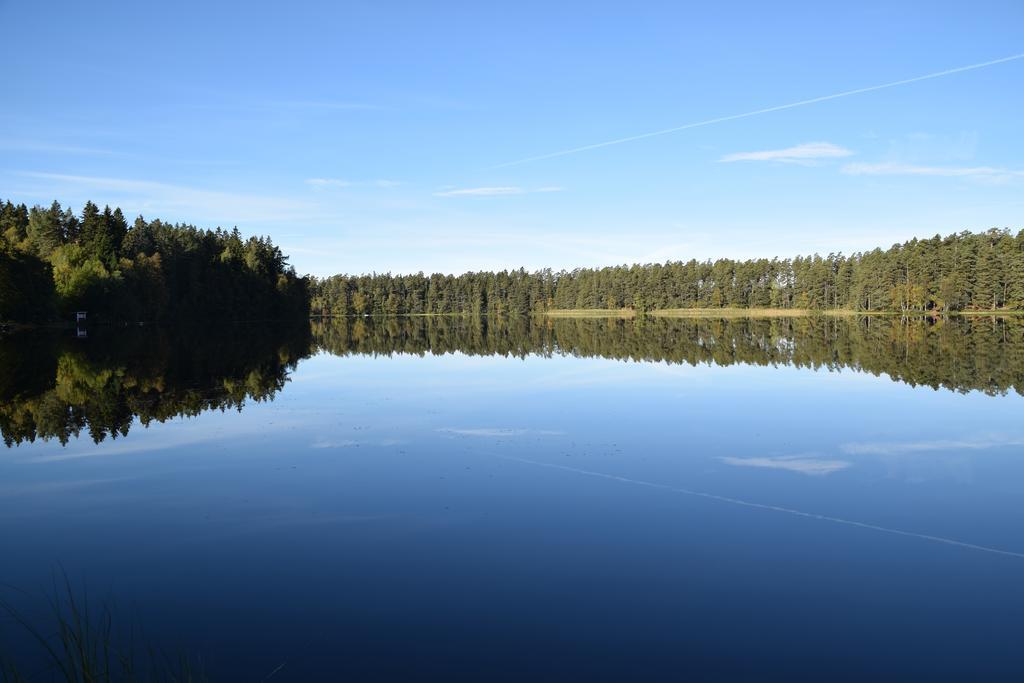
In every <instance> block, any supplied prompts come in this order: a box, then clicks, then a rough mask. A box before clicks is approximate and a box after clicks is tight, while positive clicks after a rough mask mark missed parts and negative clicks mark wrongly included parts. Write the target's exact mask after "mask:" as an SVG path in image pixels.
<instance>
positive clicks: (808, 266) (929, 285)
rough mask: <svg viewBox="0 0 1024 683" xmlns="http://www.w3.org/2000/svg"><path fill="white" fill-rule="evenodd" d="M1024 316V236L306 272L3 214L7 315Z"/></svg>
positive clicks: (124, 230)
mask: <svg viewBox="0 0 1024 683" xmlns="http://www.w3.org/2000/svg"><path fill="white" fill-rule="evenodd" d="M692 308H702V309H703V308H711V309H713V308H774V309H811V310H837V309H838V310H850V311H870V312H873V311H894V312H901V313H905V314H911V313H922V312H931V313H955V312H959V311H1014V310H1024V230H1022V231H1021V232H1019V233H1016V234H1014V233H1012V232H1011V231H1010V230H1007V229H1002V230H1000V229H993V230H989V231H987V232H982V233H970V232H962V233H958V234H954V235H949V236H947V237H940V236H938V235H937V236H935V237H932V238H930V239H914V240H910V241H909V242H905V243H903V244H897V245H894V246H892V247H890V248H889V249H886V250H882V249H875V250H873V251H868V252H860V253H855V254H852V255H849V256H847V255H843V254H829V255H827V256H819V255H813V256H798V257H795V258H782V259H780V258H773V259H753V260H746V261H737V260H731V259H718V260H716V261H697V260H690V261H686V262H682V261H675V262H668V263H664V264H661V263H655V264H643V265H630V266H626V265H623V266H614V267H607V268H599V269H594V268H580V269H576V270H572V271H565V270H563V271H557V272H556V271H553V270H550V269H547V270H540V271H535V272H527V271H525V270H523V269H519V270H512V271H501V272H497V273H493V272H470V273H464V274H462V275H458V276H455V275H444V274H439V273H435V274H433V275H425V274H423V273H417V274H414V275H392V274H390V273H387V274H371V275H356V276H353V275H335V276H332V277H328V278H304V277H299V276H297V275H296V274H295V271H294V269H293V268H292V267H291V266H290V265H288V262H287V258H286V257H285V256H284V255H283V254H282V253H281V250H280V249H279V248H278V247H276V246H274V244H273V243H272V242H271V241H270V239H269V238H261V237H249V238H247V239H243V238H242V236H241V235H240V234H239V232H238V230H237V228H236V229H235V230H232V231H230V232H229V231H224V230H221V229H220V228H218V229H216V230H202V229H199V228H196V227H194V226H191V225H181V224H173V225H172V224H169V223H164V222H163V221H160V220H158V219H157V220H151V221H147V220H146V219H144V218H143V217H141V216H140V217H138V218H136V219H135V221H134V222H133V223H132V224H131V225H129V224H128V222H127V221H126V220H125V217H124V215H123V214H122V212H121V210H120V209H114V210H111V209H110V208H109V207H107V208H104V209H103V210H100V208H99V207H98V206H97V205H96V204H93V203H92V202H88V203H86V205H85V207H84V208H83V210H82V212H81V214H80V215H75V214H74V213H73V212H72V211H71V210H70V209H64V208H62V207H61V206H60V204H58V203H57V202H54V203H53V204H52V205H51V206H50V207H49V208H43V207H39V206H35V207H32V208H28V207H26V206H25V205H24V204H21V205H15V204H12V203H11V202H9V201H8V202H6V203H3V204H0V321H3V320H14V321H23V322H27V321H46V320H52V319H54V318H56V317H61V318H64V319H67V316H68V315H69V313H70V312H72V311H76V310H85V311H88V312H89V315H90V318H92V319H99V320H102V321H157V320H169V319H175V320H183V319H211V318H216V319H223V320H255V319H260V320H267V319H280V318H284V317H289V316H296V317H298V316H306V315H308V314H310V313H311V314H312V315H314V316H349V315H357V316H359V315H419V314H462V315H527V314H535V313H543V312H545V311H552V310H568V309H589V310H595V309H600V310H617V309H632V310H634V311H638V312H641V313H642V312H647V311H655V310H668V309H692Z"/></svg>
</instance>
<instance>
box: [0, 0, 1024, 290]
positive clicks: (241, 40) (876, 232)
mask: <svg viewBox="0 0 1024 683" xmlns="http://www.w3.org/2000/svg"><path fill="white" fill-rule="evenodd" d="M0 25H2V26H4V34H5V37H4V40H3V41H0V64H3V66H4V69H3V74H4V79H3V80H4V87H3V95H2V96H0V97H2V99H0V105H2V106H0V196H3V197H7V198H11V199H14V200H16V201H25V202H28V203H30V204H31V203H43V204H48V203H49V202H50V201H52V200H53V199H54V198H56V199H59V200H60V201H61V202H63V203H65V204H70V205H72V206H74V207H75V208H76V209H78V208H80V206H81V204H82V203H83V202H84V201H85V200H86V199H88V198H91V199H93V200H95V201H97V202H99V203H101V204H102V203H109V204H111V205H114V204H117V205H120V206H122V207H123V208H124V209H125V211H126V212H127V213H128V214H129V215H136V214H139V213H142V214H144V215H145V216H147V217H150V218H155V217H160V218H165V219H170V220H180V221H188V222H192V223H195V224H198V225H201V226H204V227H214V226H217V225H220V226H224V227H231V226H234V225H237V226H238V227H239V228H240V229H241V230H242V231H243V232H245V233H260V234H270V235H271V236H272V237H273V238H274V240H275V242H277V243H279V244H280V245H281V246H282V248H283V249H284V250H285V252H286V253H288V254H290V255H291V262H292V263H293V264H294V265H295V266H296V268H297V269H298V270H299V271H300V272H303V273H306V272H310V273H315V274H318V275H324V274H330V273H335V272H370V271H378V272H383V271H393V272H408V271H419V270H423V271H426V272H431V271H438V270H439V271H446V272H461V271H464V270H470V269H492V268H512V267H518V266H520V265H522V266H526V267H527V268H538V267H543V266H551V267H554V268H562V267H567V268H572V267H575V266H587V265H607V264H614V263H623V262H650V261H663V260H666V259H687V258H690V257H696V258H709V257H712V258H713V257H716V256H731V257H751V256H774V255H791V254H796V253H810V252H814V251H818V252H821V253H827V252H829V251H839V250H842V251H846V252H849V251H852V250H858V249H864V248H871V247H874V246H878V245H881V246H887V245H889V244H891V243H893V242H895V241H902V240H904V239H907V238H910V237H914V236H930V235H933V234H935V233H948V232H953V231H959V230H964V229H971V230H982V229H987V228H989V227H1004V226H1005V227H1011V228H1015V229H1018V228H1022V227H1024V220H1022V216H1024V135H1021V132H1022V123H1024V113H1022V112H1024V58H1017V59H1012V60H1009V61H1004V62H1001V63H998V64H990V65H988V66H983V67H979V68H975V69H969V70H964V71H959V72H956V73H949V74H947V75H943V76H938V77H935V78H928V79H924V80H918V81H914V82H910V83H904V84H902V85H897V86H893V87H889V88H884V89H878V90H872V91H868V92H862V93H858V94H852V95H849V96H844V97H837V98H834V99H829V100H825V101H819V102H812V103H808V104H805V105H801V106H794V107H789V108H784V109H778V110H775V111H768V112H764V113H760V114H754V115H751V116H746V117H741V118H731V119H728V120H723V121H719V122H716V123H709V124H707V125H700V126H695V127H691V128H686V129H683V130H677V131H675V132H671V133H666V134H663V135H657V136H650V137H644V138H640V139H635V140H630V141H627V142H622V143H621V144H615V145H608V146H602V147H596V148H592V149H585V150H582V151H578V152H575V153H571V154H563V155H560V156H554V157H548V158H542V159H537V160H534V161H530V162H526V163H518V164H512V165H509V162H514V161H519V160H522V159H527V158H532V157H538V156H541V157H543V156H545V155H549V154H551V153H556V152H560V151H564V150H570V149H575V148H578V147H586V146H590V145H596V144H600V143H603V142H607V141H612V140H618V139H622V138H629V137H632V136H636V135H643V134H645V133H649V132H653V131H659V130H664V129H669V128H675V127H679V126H685V125H688V124H692V123H698V122H704V121H708V120H713V119H719V118H723V117H732V116H736V115H739V114H745V113H749V112H756V111H759V110H763V109H770V108H774V107H779V106H781V105H786V104H790V103H795V102H801V101H804V100H810V99H814V98H819V97H822V96H827V95H833V94H837V93H843V92H847V91H851V90H858V89H862V88H870V87H872V86H878V85H883V84H887V83H892V82H895V81H902V80H907V79H914V78H917V77H920V76H925V75H928V74H935V73H937V72H943V71H947V70H951V69H957V68H959V67H965V66H970V65H975V64H981V63H985V62H990V61H993V60H999V59H1003V58H1006V57H1012V56H1016V55H1024V32H1022V31H1021V27H1022V26H1024V4H1022V3H1021V2H1020V1H1019V0H1011V1H1006V2H974V3H965V2H927V3H926V2H903V3H893V2H861V3H842V4H840V3H820V2H818V3H811V2H807V3H771V4H769V3H754V2H751V3H738V2H731V3H730V2H716V3H701V4H697V3H675V2H673V3H663V4H659V3H648V4H636V3H595V2H585V3H584V2H579V3H577V2H564V3H550V2H515V3H501V4H499V3H469V2H457V3H456V2H450V3H442V2H438V3H418V2H405V3H396V2H383V1H378V2H362V3H361V2H343V3H310V2H293V3H259V2H247V3H209V2H189V1H186V2H177V3H127V2H125V3H122V2H106V3H80V2H78V3H59V2H58V3H28V2H20V3H14V2H10V1H8V0H0Z"/></svg>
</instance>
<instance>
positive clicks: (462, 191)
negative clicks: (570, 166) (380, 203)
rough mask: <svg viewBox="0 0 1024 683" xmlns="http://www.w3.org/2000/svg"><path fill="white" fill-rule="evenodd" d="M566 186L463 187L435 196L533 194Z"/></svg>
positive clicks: (440, 192) (435, 194)
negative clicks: (531, 187)
mask: <svg viewBox="0 0 1024 683" xmlns="http://www.w3.org/2000/svg"><path fill="white" fill-rule="evenodd" d="M564 189H565V188H562V187H557V186H548V187H538V188H534V189H529V188H525V187H517V186H514V185H503V186H492V187H463V188H455V189H450V190H441V191H439V192H435V193H434V196H435V197H497V196H501V195H512V194H533V193H538V192H562V191H563V190H564Z"/></svg>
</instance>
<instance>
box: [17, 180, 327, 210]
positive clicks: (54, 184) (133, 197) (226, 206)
mask: <svg viewBox="0 0 1024 683" xmlns="http://www.w3.org/2000/svg"><path fill="white" fill-rule="evenodd" d="M19 175H21V176H23V177H27V178H35V179H39V180H44V181H46V182H47V191H48V192H49V193H50V194H52V195H56V194H62V193H64V192H66V193H68V194H70V193H72V192H74V191H82V190H87V191H89V192H103V193H106V194H105V196H104V198H103V201H104V202H109V203H110V204H112V205H113V204H118V205H120V206H121V207H122V208H123V209H125V210H126V211H129V212H145V213H161V214H163V216H165V217H166V216H168V215H171V216H180V217H182V218H187V219H188V220H191V221H199V220H202V221H225V222H228V223H235V222H239V221H244V222H256V221H260V222H265V221H282V220H298V219H301V218H305V217H309V216H310V215H313V214H314V207H313V206H312V205H310V204H308V203H306V202H302V201H298V200H294V199H288V198H284V197H273V196H267V195H260V194H248V193H244V194H243V193H234V192H222V191H217V190H206V189H199V188H194V187H184V186H181V185H172V184H169V183H161V182H155V181H150V180H134V179H126V178H107V177H99V176H78V175H66V174H61V173H37V172H27V171H26V172H21V173H19ZM60 184H63V185H64V188H61V187H60ZM62 196H66V195H62Z"/></svg>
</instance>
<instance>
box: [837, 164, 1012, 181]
mask: <svg viewBox="0 0 1024 683" xmlns="http://www.w3.org/2000/svg"><path fill="white" fill-rule="evenodd" d="M842 171H843V173H847V174H849V175H914V176H940V177H947V178H981V179H988V180H1006V179H1009V178H1014V177H1024V171H1014V170H1010V169H1005V168H995V167H992V166H918V165H915V164H901V163H896V162H883V163H879V164H846V165H845V166H843V168H842Z"/></svg>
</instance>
